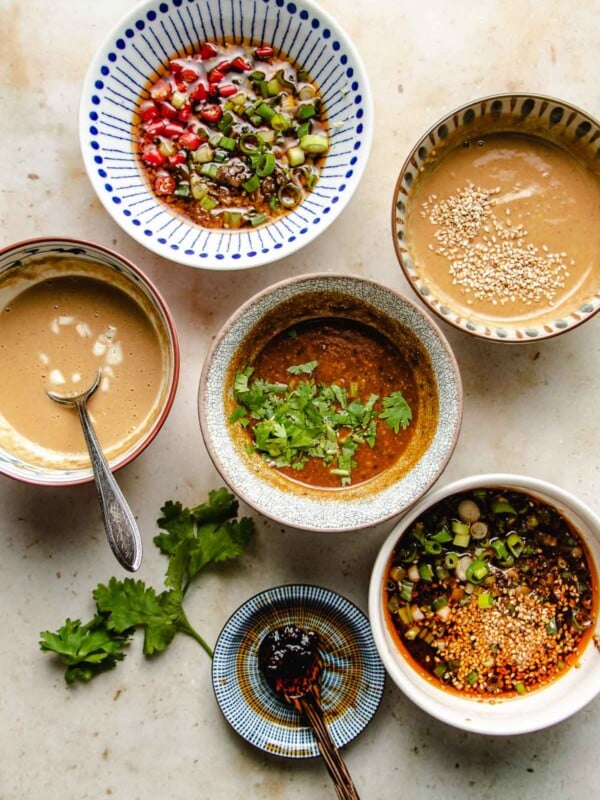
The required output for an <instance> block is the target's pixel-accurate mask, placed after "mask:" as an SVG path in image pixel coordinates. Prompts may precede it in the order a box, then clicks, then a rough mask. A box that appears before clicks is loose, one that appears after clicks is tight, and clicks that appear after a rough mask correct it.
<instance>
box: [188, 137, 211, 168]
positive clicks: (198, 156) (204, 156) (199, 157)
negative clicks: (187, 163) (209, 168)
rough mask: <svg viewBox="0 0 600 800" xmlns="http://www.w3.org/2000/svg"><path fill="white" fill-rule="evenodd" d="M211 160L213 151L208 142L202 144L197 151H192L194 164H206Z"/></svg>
mask: <svg viewBox="0 0 600 800" xmlns="http://www.w3.org/2000/svg"><path fill="white" fill-rule="evenodd" d="M212 159H213V149H212V147H211V146H210V144H209V143H208V142H204V144H201V145H200V147H199V148H198V149H197V150H193V151H192V161H193V162H194V163H195V164H207V163H208V162H209V161H212Z"/></svg>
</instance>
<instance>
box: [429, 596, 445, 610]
mask: <svg viewBox="0 0 600 800" xmlns="http://www.w3.org/2000/svg"><path fill="white" fill-rule="evenodd" d="M447 605H448V600H447V599H446V597H445V595H441V596H440V597H436V598H435V600H434V601H433V603H432V604H431V607H432V609H433V610H434V611H439V609H440V608H444V606H447Z"/></svg>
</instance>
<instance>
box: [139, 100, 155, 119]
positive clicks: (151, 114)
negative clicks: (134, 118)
mask: <svg viewBox="0 0 600 800" xmlns="http://www.w3.org/2000/svg"><path fill="white" fill-rule="evenodd" d="M140 117H141V118H142V121H143V122H152V120H153V119H156V118H157V117H158V108H157V107H156V103H155V102H154V100H144V102H143V103H141V104H140Z"/></svg>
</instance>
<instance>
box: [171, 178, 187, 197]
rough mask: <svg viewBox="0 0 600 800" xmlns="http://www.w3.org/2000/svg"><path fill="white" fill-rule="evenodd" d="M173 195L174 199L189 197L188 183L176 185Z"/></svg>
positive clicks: (183, 182)
mask: <svg viewBox="0 0 600 800" xmlns="http://www.w3.org/2000/svg"><path fill="white" fill-rule="evenodd" d="M173 194H174V195H175V196H176V197H189V196H190V185H189V183H187V181H182V182H181V183H178V184H177V186H176V188H175V191H174V192H173Z"/></svg>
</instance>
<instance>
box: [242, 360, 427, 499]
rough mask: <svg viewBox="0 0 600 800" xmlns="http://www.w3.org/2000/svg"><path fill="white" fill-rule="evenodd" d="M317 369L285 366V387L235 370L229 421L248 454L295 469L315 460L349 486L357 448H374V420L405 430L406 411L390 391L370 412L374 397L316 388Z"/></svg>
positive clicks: (398, 395) (319, 385) (408, 411)
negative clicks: (246, 440) (240, 430)
mask: <svg viewBox="0 0 600 800" xmlns="http://www.w3.org/2000/svg"><path fill="white" fill-rule="evenodd" d="M317 366H318V362H317V361H308V362H306V363H305V364H295V365H292V366H290V367H288V369H287V371H288V372H289V373H290V374H291V375H292V376H295V377H294V378H292V379H290V382H289V383H272V382H269V381H265V380H263V379H262V378H256V379H253V380H252V379H251V378H252V374H253V372H254V369H253V367H252V366H247V367H246V368H245V369H243V370H240V371H239V372H238V373H237V374H236V376H235V379H234V385H233V396H234V399H235V400H236V402H237V403H238V405H237V407H236V409H235V410H234V412H233V414H232V415H231V416H230V418H229V421H230V422H231V423H235V422H238V423H239V424H240V425H242V426H243V427H247V428H249V430H250V433H251V437H252V443H251V444H250V445H249V449H250V450H251V451H255V452H258V453H260V454H261V455H262V457H263V458H264V459H265V460H266V461H267V462H268V463H269V464H271V465H272V466H274V467H291V468H292V469H295V470H301V469H303V467H304V465H305V464H306V463H307V461H308V460H309V459H310V458H319V459H322V461H323V463H324V464H325V465H328V466H330V471H331V473H332V474H333V475H337V476H339V477H340V481H341V484H342V485H343V486H345V485H347V484H349V483H351V480H352V478H351V475H352V470H353V469H354V468H355V467H356V460H355V455H356V451H357V449H358V447H359V445H361V444H362V443H364V442H366V443H367V444H368V445H369V446H370V447H374V445H375V440H376V437H377V420H382V421H384V422H385V423H386V424H387V425H388V426H389V427H390V428H391V429H392V430H393V431H394V433H399V431H400V428H402V429H403V430H405V429H406V428H407V427H408V426H409V424H410V422H411V420H412V411H411V409H410V406H409V405H408V403H407V401H406V399H405V398H404V397H403V395H402V393H401V392H400V391H396V392H392V394H390V395H388V396H387V397H384V398H383V399H382V401H381V406H382V410H381V411H378V412H376V411H375V404H376V403H377V401H378V400H379V397H378V396H377V395H376V394H371V395H370V396H369V397H368V398H367V399H366V400H362V399H361V398H360V397H359V396H358V394H357V391H356V388H355V387H351V388H350V392H348V390H347V389H345V388H344V387H343V386H339V385H337V384H331V385H326V384H323V383H317V382H316V381H315V379H314V377H313V373H314V371H315V369H316V368H317ZM298 376H309V377H298Z"/></svg>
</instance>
